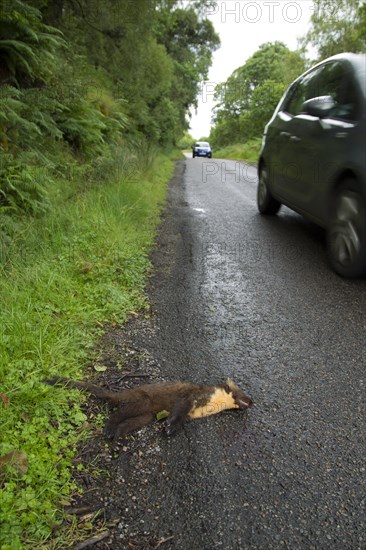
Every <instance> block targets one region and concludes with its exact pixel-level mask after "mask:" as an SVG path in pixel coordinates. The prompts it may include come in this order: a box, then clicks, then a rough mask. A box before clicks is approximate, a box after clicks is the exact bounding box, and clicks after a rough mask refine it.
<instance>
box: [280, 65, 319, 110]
mask: <svg viewBox="0 0 366 550" xmlns="http://www.w3.org/2000/svg"><path fill="white" fill-rule="evenodd" d="M318 72H319V70H318V69H316V70H315V71H311V72H310V73H308V74H307V75H305V76H303V78H302V79H301V80H299V81H298V82H296V84H295V85H294V87H293V90H290V92H289V95H288V98H287V100H286V102H285V104H284V106H283V110H284V111H286V112H287V113H289V114H290V115H293V116H296V115H299V114H300V113H302V112H303V109H302V106H303V103H304V101H306V100H307V99H311V98H312V97H314V90H315V86H314V80H315V77H316V75H317V74H318Z"/></svg>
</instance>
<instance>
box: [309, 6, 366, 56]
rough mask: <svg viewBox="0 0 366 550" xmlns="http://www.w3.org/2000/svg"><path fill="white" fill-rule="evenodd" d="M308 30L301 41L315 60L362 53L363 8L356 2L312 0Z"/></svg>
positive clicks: (365, 36) (365, 43)
mask: <svg viewBox="0 0 366 550" xmlns="http://www.w3.org/2000/svg"><path fill="white" fill-rule="evenodd" d="M314 7H315V9H314V13H313V15H312V17H311V29H310V31H309V32H308V33H307V34H306V36H305V37H304V38H303V40H302V43H303V45H304V46H308V45H312V46H314V47H315V48H316V50H317V52H318V58H319V59H318V60H319V61H320V60H322V59H325V58H327V57H329V56H331V55H335V54H337V53H342V52H354V53H360V52H366V4H365V2H364V1H362V0H361V1H360V0H316V2H315V6H314Z"/></svg>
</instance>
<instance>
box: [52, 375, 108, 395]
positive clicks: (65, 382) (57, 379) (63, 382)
mask: <svg viewBox="0 0 366 550" xmlns="http://www.w3.org/2000/svg"><path fill="white" fill-rule="evenodd" d="M43 382H44V383H45V384H49V385H50V386H66V387H69V388H77V389H79V390H89V391H90V393H91V394H93V395H95V397H99V398H100V399H105V400H107V401H109V400H113V398H114V396H115V392H111V391H108V390H105V389H104V388H101V387H100V386H95V385H94V384H90V383H89V382H78V381H76V380H70V379H69V378H63V377H62V376H54V377H53V378H48V379H47V380H43Z"/></svg>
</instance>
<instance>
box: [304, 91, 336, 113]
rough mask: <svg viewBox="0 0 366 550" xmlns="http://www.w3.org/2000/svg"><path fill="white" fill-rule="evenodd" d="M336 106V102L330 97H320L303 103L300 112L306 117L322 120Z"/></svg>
mask: <svg viewBox="0 0 366 550" xmlns="http://www.w3.org/2000/svg"><path fill="white" fill-rule="evenodd" d="M335 106H336V102H335V101H334V99H333V98H332V96H330V95H322V96H319V97H313V98H312V99H308V100H307V101H304V103H303V104H302V111H303V112H304V113H306V114H307V115H311V116H316V117H319V118H324V117H326V116H328V115H329V113H330V112H331V111H332V109H334V107H335Z"/></svg>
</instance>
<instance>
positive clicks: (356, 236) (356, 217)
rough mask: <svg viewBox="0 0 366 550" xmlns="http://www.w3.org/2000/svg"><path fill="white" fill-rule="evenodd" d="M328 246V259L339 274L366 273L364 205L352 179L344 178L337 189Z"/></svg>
mask: <svg viewBox="0 0 366 550" xmlns="http://www.w3.org/2000/svg"><path fill="white" fill-rule="evenodd" d="M327 246H328V254H329V259H330V263H331V265H332V267H333V269H334V270H335V271H336V272H337V273H338V274H339V275H342V276H343V277H360V276H362V275H365V274H366V209H365V201H364V198H363V195H362V193H361V191H360V189H359V187H358V186H357V182H356V181H355V180H352V179H349V180H347V181H345V182H344V183H343V184H342V185H341V186H340V187H339V188H338V189H337V191H336V194H335V196H334V200H333V203H332V210H331V215H330V223H329V226H328V231H327Z"/></svg>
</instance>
